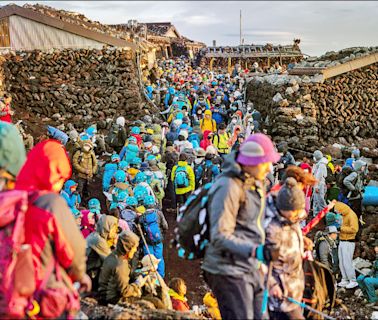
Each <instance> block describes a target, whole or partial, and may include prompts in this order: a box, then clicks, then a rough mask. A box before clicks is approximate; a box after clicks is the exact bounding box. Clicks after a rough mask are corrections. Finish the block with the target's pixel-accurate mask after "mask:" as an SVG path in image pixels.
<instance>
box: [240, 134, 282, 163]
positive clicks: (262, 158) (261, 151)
mask: <svg viewBox="0 0 378 320" xmlns="http://www.w3.org/2000/svg"><path fill="white" fill-rule="evenodd" d="M280 158H281V157H280V155H279V154H278V153H277V152H276V150H275V149H274V146H273V143H272V141H271V140H270V138H269V137H268V136H266V135H265V134H263V133H256V134H252V135H250V136H249V137H248V138H247V140H245V141H244V142H243V143H242V145H241V146H240V149H239V154H238V156H237V159H236V161H237V162H238V163H240V164H241V165H244V166H256V165H258V164H260V163H264V162H272V163H275V162H277V161H278V160H280Z"/></svg>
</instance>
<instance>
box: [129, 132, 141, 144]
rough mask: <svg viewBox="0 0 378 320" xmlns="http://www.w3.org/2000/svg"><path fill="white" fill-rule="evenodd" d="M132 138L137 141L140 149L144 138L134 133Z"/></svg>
mask: <svg viewBox="0 0 378 320" xmlns="http://www.w3.org/2000/svg"><path fill="white" fill-rule="evenodd" d="M131 136H132V137H134V138H135V139H137V145H138V147H140V146H141V145H142V142H143V139H142V136H141V135H140V134H134V133H132V134H131Z"/></svg>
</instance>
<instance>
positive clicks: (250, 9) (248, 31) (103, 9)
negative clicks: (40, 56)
mask: <svg viewBox="0 0 378 320" xmlns="http://www.w3.org/2000/svg"><path fill="white" fill-rule="evenodd" d="M37 2H38V1H18V2H17V4H18V5H23V4H24V3H37ZM39 2H40V3H42V1H39ZM8 3H11V2H8ZM43 3H44V4H46V5H49V6H52V7H54V8H57V9H64V10H69V11H75V12H80V13H82V14H84V15H85V16H87V17H88V18H90V19H91V20H96V21H99V22H102V23H112V24H115V23H126V22H127V21H128V20H129V19H136V20H138V21H143V22H163V21H170V22H172V23H173V24H174V25H175V26H176V28H177V30H178V31H179V32H180V33H181V34H183V35H185V36H186V37H188V38H191V39H194V40H198V41H202V42H205V43H206V44H207V45H212V40H216V41H217V45H238V44H239V10H240V9H241V10H242V26H243V37H244V39H245V43H246V44H251V43H254V44H265V43H267V42H269V43H273V44H291V43H292V40H293V39H294V38H300V39H301V45H300V46H301V48H302V51H303V52H304V53H306V54H309V55H321V54H323V53H325V52H326V51H331V50H340V49H343V48H347V47H353V46H378V2H374V1H273V2H272V1H256V2H252V1H249V2H247V1H223V2H221V1H149V2H147V1H127V2H126V1H125V2H121V1H119V2H117V1H94V2H92V1H45V2H43ZM1 4H3V5H4V4H6V2H2V3H1Z"/></svg>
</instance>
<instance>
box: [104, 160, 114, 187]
mask: <svg viewBox="0 0 378 320" xmlns="http://www.w3.org/2000/svg"><path fill="white" fill-rule="evenodd" d="M117 170H118V165H117V164H116V163H107V164H106V165H105V168H104V176H103V177H102V189H103V191H109V188H110V183H111V181H112V177H113V175H114V173H115V172H116V171H117Z"/></svg>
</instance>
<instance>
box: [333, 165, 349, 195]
mask: <svg viewBox="0 0 378 320" xmlns="http://www.w3.org/2000/svg"><path fill="white" fill-rule="evenodd" d="M352 172H353V169H352V168H350V167H343V168H342V170H341V172H340V173H339V174H338V175H337V176H336V185H337V186H338V187H339V188H340V190H346V189H347V188H346V187H345V185H344V179H345V178H346V177H347V176H349V175H350V174H351V173H352Z"/></svg>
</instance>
